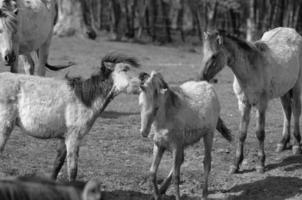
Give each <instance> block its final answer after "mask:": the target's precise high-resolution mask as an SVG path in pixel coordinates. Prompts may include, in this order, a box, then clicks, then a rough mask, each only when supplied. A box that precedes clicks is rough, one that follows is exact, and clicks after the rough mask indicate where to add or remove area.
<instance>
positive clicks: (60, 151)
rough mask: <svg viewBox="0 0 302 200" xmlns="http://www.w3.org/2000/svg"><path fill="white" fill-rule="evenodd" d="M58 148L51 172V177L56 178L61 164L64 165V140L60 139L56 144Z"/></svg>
mask: <svg viewBox="0 0 302 200" xmlns="http://www.w3.org/2000/svg"><path fill="white" fill-rule="evenodd" d="M58 146H59V147H58V149H57V156H56V159H55V161H54V167H53V171H52V174H51V178H52V179H54V180H56V179H57V177H58V174H59V172H60V170H61V168H62V166H63V165H64V161H65V158H66V155H67V150H66V145H65V142H64V140H60V142H59V144H58Z"/></svg>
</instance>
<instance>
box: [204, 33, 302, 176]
mask: <svg viewBox="0 0 302 200" xmlns="http://www.w3.org/2000/svg"><path fill="white" fill-rule="evenodd" d="M203 50H204V58H203V63H204V65H203V69H202V71H201V79H203V80H204V79H206V80H210V79H211V78H212V77H214V76H215V74H217V73H218V72H219V71H220V70H221V69H222V68H223V67H224V66H226V65H227V66H229V67H230V68H231V70H232V71H233V73H234V75H235V78H234V85H233V89H234V92H235V94H236V96H237V99H238V105H239V110H240V112H241V121H240V126H239V133H240V136H239V142H238V146H237V150H236V156H235V162H234V165H233V166H231V170H230V172H231V173H234V172H238V170H239V165H240V164H241V162H242V160H243V146H244V142H245V139H246V135H247V129H248V125H249V121H250V112H251V107H252V106H255V107H256V109H257V118H258V119H257V130H256V135H257V138H258V140H259V149H258V163H257V166H256V170H257V171H258V172H264V163H265V152H264V138H265V130H264V129H265V113H266V109H267V104H268V102H269V100H271V99H273V98H277V97H280V99H281V103H282V107H283V111H284V123H283V132H282V135H283V138H282V140H281V141H280V143H279V144H278V146H277V151H278V152H279V151H282V150H283V149H284V148H285V147H286V145H287V143H288V142H289V139H290V120H291V115H292V113H293V117H294V131H293V135H294V142H293V149H292V150H293V153H294V154H299V153H300V151H301V150H300V140H301V136H300V127H299V119H300V115H301V97H300V95H301V83H302V70H301V69H302V37H301V36H300V35H299V34H298V33H297V32H296V31H295V30H294V29H292V28H282V27H280V28H275V29H273V30H270V31H268V32H265V33H264V35H263V37H262V38H261V40H259V41H257V42H255V43H251V42H248V41H244V40H241V39H239V38H236V37H234V36H230V35H227V34H225V33H223V32H218V33H211V34H208V33H205V40H204V49H203Z"/></svg>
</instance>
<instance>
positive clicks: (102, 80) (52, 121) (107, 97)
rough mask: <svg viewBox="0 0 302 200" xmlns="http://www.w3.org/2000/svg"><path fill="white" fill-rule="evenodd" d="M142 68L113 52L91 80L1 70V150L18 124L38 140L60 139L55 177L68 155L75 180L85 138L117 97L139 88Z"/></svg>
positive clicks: (70, 170) (128, 58)
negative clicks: (139, 68)
mask: <svg viewBox="0 0 302 200" xmlns="http://www.w3.org/2000/svg"><path fill="white" fill-rule="evenodd" d="M137 67H139V63H138V61H137V60H136V59H135V58H134V57H130V56H126V55H123V54H118V53H109V54H107V55H106V56H105V57H104V58H103V59H102V62H101V67H100V68H99V69H98V71H97V73H96V74H93V75H92V76H91V77H90V78H88V79H87V80H83V79H81V78H79V77H69V76H68V75H67V76H66V78H65V79H61V80H57V79H54V78H46V77H40V76H31V75H25V74H14V73H10V72H4V73H1V74H0V152H3V149H4V146H5V143H6V141H7V139H8V138H9V136H10V134H11V132H12V130H13V129H14V127H15V126H18V127H20V128H21V130H22V131H23V132H24V133H26V134H27V135H30V136H33V137H35V138H40V139H51V138H56V139H58V140H59V145H58V146H59V147H58V152H57V156H56V159H55V162H54V169H53V172H52V176H51V177H52V178H53V179H56V178H57V175H58V173H59V171H60V169H61V167H62V165H63V164H64V160H65V158H66V156H67V172H68V179H69V180H70V181H73V180H75V178H76V175H77V160H78V152H79V147H80V141H81V139H82V138H83V137H84V136H85V135H86V134H87V133H88V132H89V130H90V129H91V127H92V126H93V124H94V122H95V120H96V118H97V117H98V116H100V114H101V113H102V112H103V110H104V109H105V108H106V106H107V105H108V104H109V103H110V102H111V101H112V99H114V97H115V96H117V95H118V94H120V93H135V92H137V91H138V90H139V82H140V81H139V73H138V72H137V70H136V69H135V68H137Z"/></svg>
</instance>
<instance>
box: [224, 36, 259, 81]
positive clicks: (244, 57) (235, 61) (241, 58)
mask: <svg viewBox="0 0 302 200" xmlns="http://www.w3.org/2000/svg"><path fill="white" fill-rule="evenodd" d="M224 44H225V45H224V48H225V49H226V51H227V54H229V55H228V56H229V57H231V59H230V62H228V66H229V67H230V68H231V70H232V71H233V73H234V75H235V76H236V78H237V79H238V81H239V82H241V83H242V84H245V82H246V81H247V80H249V79H250V78H251V74H250V72H251V71H252V70H253V69H252V67H254V66H253V65H252V63H251V62H250V59H249V57H250V55H248V54H250V53H253V55H254V58H253V59H257V58H256V56H257V52H248V50H246V49H244V48H242V47H240V45H239V44H236V42H235V41H233V40H232V39H230V38H226V39H225V43H224ZM249 51H254V50H253V49H251V50H249Z"/></svg>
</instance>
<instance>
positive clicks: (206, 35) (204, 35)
mask: <svg viewBox="0 0 302 200" xmlns="http://www.w3.org/2000/svg"><path fill="white" fill-rule="evenodd" d="M208 37H209V34H208V33H207V32H203V38H204V39H205V40H206V39H208Z"/></svg>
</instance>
